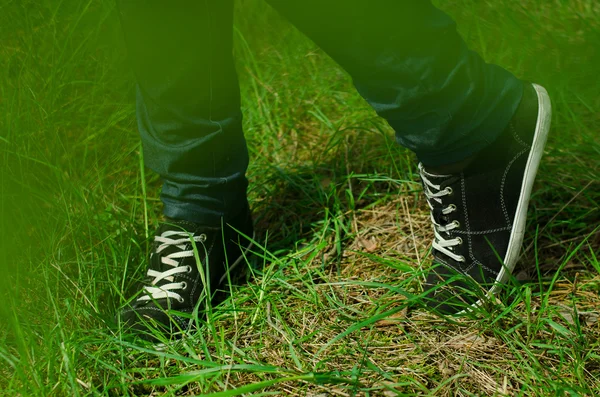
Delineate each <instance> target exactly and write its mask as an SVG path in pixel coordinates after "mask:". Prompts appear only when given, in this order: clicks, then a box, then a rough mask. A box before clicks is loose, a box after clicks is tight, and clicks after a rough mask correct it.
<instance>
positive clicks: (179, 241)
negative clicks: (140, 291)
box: [138, 230, 206, 303]
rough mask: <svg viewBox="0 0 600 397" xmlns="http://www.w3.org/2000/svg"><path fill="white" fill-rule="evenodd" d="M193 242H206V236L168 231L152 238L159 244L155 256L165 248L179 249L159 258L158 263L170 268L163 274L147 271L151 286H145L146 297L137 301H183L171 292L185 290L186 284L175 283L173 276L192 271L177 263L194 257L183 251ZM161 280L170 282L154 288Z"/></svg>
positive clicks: (188, 267)
mask: <svg viewBox="0 0 600 397" xmlns="http://www.w3.org/2000/svg"><path fill="white" fill-rule="evenodd" d="M191 239H193V240H194V242H196V243H203V242H204V241H206V235H205V234H201V235H199V236H194V235H192V234H190V233H188V232H184V231H174V230H168V231H166V232H164V233H162V234H161V235H160V236H156V237H154V241H157V242H159V243H161V244H160V245H159V246H158V248H157V249H156V253H155V254H160V253H161V252H162V251H164V250H165V249H166V248H167V247H172V246H175V247H177V248H179V251H175V252H172V253H170V254H168V255H165V256H163V257H162V258H160V261H161V262H162V263H163V264H165V265H168V266H170V267H171V269H169V270H165V271H164V272H158V271H156V270H152V269H148V276H149V277H154V279H153V280H152V281H151V286H145V287H144V291H145V292H146V295H144V296H142V297H141V298H138V301H148V300H153V299H161V298H173V299H177V301H179V302H180V303H181V302H183V301H184V299H183V297H182V296H181V295H179V294H178V293H177V292H173V291H176V290H181V289H185V288H186V287H187V284H186V283H185V281H184V282H181V283H175V282H173V281H174V277H173V276H174V275H176V274H180V273H189V272H191V271H192V269H191V267H190V266H181V265H180V263H179V262H178V259H181V258H190V257H193V256H194V250H193V249H189V250H185V248H186V245H187V243H189V242H190V241H191ZM162 280H167V281H170V283H168V284H164V285H161V286H160V287H156V284H158V283H159V282H160V281H162Z"/></svg>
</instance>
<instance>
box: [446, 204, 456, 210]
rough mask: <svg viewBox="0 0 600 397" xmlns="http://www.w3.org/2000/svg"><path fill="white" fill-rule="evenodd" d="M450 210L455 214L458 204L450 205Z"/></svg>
mask: <svg viewBox="0 0 600 397" xmlns="http://www.w3.org/2000/svg"><path fill="white" fill-rule="evenodd" d="M448 209H449V210H450V211H451V212H454V211H456V204H450V205H449V206H448Z"/></svg>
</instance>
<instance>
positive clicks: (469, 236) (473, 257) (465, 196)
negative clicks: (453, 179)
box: [460, 173, 477, 261]
mask: <svg viewBox="0 0 600 397" xmlns="http://www.w3.org/2000/svg"><path fill="white" fill-rule="evenodd" d="M460 188H461V189H462V202H463V212H464V215H465V223H466V224H467V232H469V234H467V236H468V242H469V256H470V257H471V259H472V260H473V261H476V260H477V259H476V258H475V255H473V243H472V241H471V234H470V232H471V224H470V223H469V214H468V212H467V194H466V193H465V192H466V190H467V189H466V184H465V176H464V174H463V173H461V174H460Z"/></svg>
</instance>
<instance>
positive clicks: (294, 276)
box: [0, 0, 600, 396]
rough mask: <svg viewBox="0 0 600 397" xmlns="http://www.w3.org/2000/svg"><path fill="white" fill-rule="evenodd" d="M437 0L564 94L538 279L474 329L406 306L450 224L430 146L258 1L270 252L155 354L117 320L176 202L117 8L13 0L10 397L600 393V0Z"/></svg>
mask: <svg viewBox="0 0 600 397" xmlns="http://www.w3.org/2000/svg"><path fill="white" fill-rule="evenodd" d="M437 3H438V4H439V6H440V7H442V8H443V9H444V10H446V11H448V12H449V13H451V14H452V15H453V17H455V18H456V19H457V21H458V22H459V27H460V31H461V33H462V34H463V35H464V37H465V38H466V40H467V41H468V42H469V45H470V46H472V47H473V48H475V49H477V50H478V51H480V53H481V54H482V55H483V56H484V57H485V59H486V60H488V61H490V62H495V63H498V64H501V65H503V66H505V67H507V68H508V69H510V70H511V71H513V72H514V73H516V74H517V75H518V76H519V77H522V78H525V79H528V80H531V81H535V82H539V83H540V84H543V85H544V86H546V87H547V88H548V89H549V91H550V94H551V96H552V98H553V102H554V107H555V116H554V120H553V122H554V126H553V131H552V135H551V137H550V141H549V143H548V148H547V153H546V156H545V160H544V162H543V164H542V166H541V169H540V174H539V178H538V181H537V183H536V190H535V193H534V195H533V198H532V203H531V207H530V214H529V215H530V216H529V218H530V219H529V220H530V223H529V229H528V234H527V237H526V241H525V247H526V255H525V256H524V257H523V260H522V263H521V266H520V269H518V271H517V273H518V274H519V278H521V279H523V280H524V281H523V282H522V284H523V285H522V286H519V287H518V288H517V287H516V286H515V285H516V284H514V283H513V284H511V285H509V286H508V287H507V291H506V293H503V294H501V296H500V299H499V300H498V301H497V302H496V303H494V304H490V305H488V306H486V307H485V308H483V309H482V311H481V313H478V314H477V315H476V316H470V317H469V318H463V319H460V320H452V319H442V318H438V317H435V316H433V315H431V314H428V313H426V312H423V311H419V310H407V309H406V307H407V305H408V303H409V302H410V301H414V300H415V299H418V296H419V294H420V292H421V291H420V289H419V288H420V287H419V285H420V283H419V278H420V275H421V274H422V272H421V270H422V269H425V268H427V266H429V265H430V256H429V242H430V240H431V237H432V236H431V231H430V225H429V223H428V214H427V212H426V205H425V203H424V200H423V197H422V195H421V194H420V190H421V188H420V185H419V183H418V178H417V176H416V174H415V171H416V170H415V164H416V163H415V159H414V157H413V155H412V154H411V153H409V152H407V151H405V150H403V149H401V148H399V147H397V146H395V145H394V144H393V136H392V132H391V131H390V129H389V127H387V126H386V125H385V123H384V122H382V121H381V120H379V119H377V117H376V116H375V114H374V113H373V112H372V111H371V110H370V109H369V107H368V106H367V105H366V103H365V102H364V101H363V100H362V99H361V98H360V97H359V96H358V95H357V94H356V93H355V91H354V90H353V88H352V85H351V82H350V81H349V78H348V77H347V76H346V75H345V73H344V72H343V71H341V70H340V69H339V68H338V67H337V66H336V65H335V64H334V63H333V62H332V61H331V60H330V59H328V58H327V57H326V56H325V55H324V54H323V53H322V52H321V51H320V50H318V49H317V48H316V46H315V45H314V44H313V43H311V42H310V41H308V40H307V39H305V38H304V37H303V36H302V35H301V34H300V33H299V32H297V31H296V30H294V29H293V28H292V27H290V26H289V25H288V24H287V23H286V22H285V21H283V20H281V19H280V18H279V17H278V16H277V15H276V14H275V13H273V12H272V11H271V10H270V9H268V8H267V7H266V6H265V5H264V4H262V3H261V2H258V1H245V2H240V4H238V6H239V7H238V12H237V21H236V54H237V59H238V71H239V74H240V79H241V85H242V86H241V89H242V96H243V111H244V116H245V131H246V134H247V138H248V142H249V147H250V150H251V166H250V169H249V178H250V181H251V189H250V198H251V203H252V207H253V210H254V212H255V216H256V222H257V229H258V231H259V233H260V239H259V241H263V242H264V244H262V245H261V247H259V248H257V249H256V251H257V257H258V258H259V265H258V268H257V270H256V272H255V273H256V274H255V277H254V278H253V279H252V280H251V281H250V282H249V283H248V284H247V285H244V286H240V287H235V291H234V294H233V298H229V299H227V300H225V301H224V302H223V303H221V304H220V305H219V306H218V307H215V308H213V312H214V315H213V317H212V319H211V320H210V321H209V322H203V323H202V326H201V327H200V329H199V330H198V332H197V333H196V334H194V335H193V336H192V338H190V339H189V340H188V341H187V342H186V343H184V344H179V345H177V346H173V347H171V348H169V349H167V350H166V351H164V352H155V351H153V350H149V349H146V348H144V347H143V346H140V345H137V344H132V343H131V342H128V341H127V340H124V339H123V338H122V335H121V334H120V333H118V332H115V330H114V329H113V328H111V327H110V326H109V325H110V323H111V322H112V320H111V319H112V316H113V314H114V312H115V310H116V308H117V307H118V306H119V304H121V303H122V302H123V299H124V298H125V297H127V296H128V294H129V292H131V291H132V288H134V286H135V284H136V282H137V281H138V280H139V279H140V278H141V277H142V276H143V274H144V272H145V266H146V252H147V249H148V242H149V241H150V239H151V236H152V233H153V228H154V227H155V226H156V224H157V222H158V219H159V215H160V202H159V201H158V199H157V197H158V191H159V188H160V181H159V180H158V178H157V177H156V175H154V174H151V173H149V172H145V171H144V168H143V167H142V166H141V164H142V159H141V158H140V144H139V140H138V135H137V132H136V124H135V114H134V113H135V111H134V92H133V77H132V75H131V73H130V72H129V71H128V69H127V66H126V64H125V51H124V46H123V43H122V39H121V36H120V33H119V26H118V21H117V18H116V12H115V9H114V4H113V2H112V1H110V0H105V1H87V2H77V1H72V0H62V1H50V0H45V1H44V0H41V1H36V2H33V1H16V0H12V1H11V0H2V1H1V2H0V40H1V41H0V197H1V201H0V252H2V259H0V272H1V274H2V277H0V291H1V292H0V302H1V304H0V321H1V323H0V362H1V364H0V394H2V395H7V396H30V395H33V396H63V395H64V396H88V395H89V396H121V395H129V396H133V395H146V396H158V395H165V396H175V395H207V394H209V395H210V393H215V394H214V395H223V396H226V395H241V394H245V395H250V394H252V395H273V394H280V395H313V396H317V395H322V396H325V395H336V396H337V395H339V396H346V395H369V396H394V395H461V396H471V395H494V394H495V395H503V394H506V395H525V396H548V395H561V396H562V395H597V394H598V390H600V376H599V375H598V374H599V373H600V342H599V337H600V321H599V320H598V318H599V317H598V316H599V314H600V296H599V292H600V276H599V272H600V260H599V256H600V255H599V253H600V229H598V225H599V224H600V210H599V207H600V182H599V181H600V137H599V136H600V133H599V131H600V84H598V82H597V78H598V77H597V71H598V65H600V49H599V48H598V45H597V43H598V42H600V8H599V7H598V5H597V2H596V1H595V0H572V1H559V0H553V1H542V0H524V1H520V2H516V1H508V0H504V1H500V0H494V1H491V0H486V1H480V0H447V1H441V0H440V1H437ZM218 393H220V394H218Z"/></svg>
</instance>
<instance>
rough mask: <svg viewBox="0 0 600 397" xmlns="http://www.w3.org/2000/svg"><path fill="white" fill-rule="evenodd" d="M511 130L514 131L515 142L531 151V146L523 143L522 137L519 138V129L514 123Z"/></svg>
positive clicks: (511, 124)
mask: <svg viewBox="0 0 600 397" xmlns="http://www.w3.org/2000/svg"><path fill="white" fill-rule="evenodd" d="M510 129H511V131H512V135H513V138H515V141H517V142H518V143H519V144H521V145H522V146H525V147H526V148H528V149H531V145H529V144H527V143H525V142H523V140H522V139H521V137H519V135H518V134H517V129H516V128H515V125H514V124H513V123H512V122H511V123H510Z"/></svg>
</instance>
